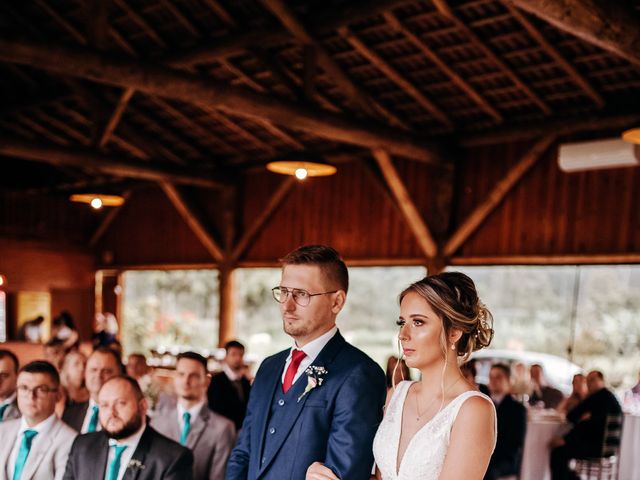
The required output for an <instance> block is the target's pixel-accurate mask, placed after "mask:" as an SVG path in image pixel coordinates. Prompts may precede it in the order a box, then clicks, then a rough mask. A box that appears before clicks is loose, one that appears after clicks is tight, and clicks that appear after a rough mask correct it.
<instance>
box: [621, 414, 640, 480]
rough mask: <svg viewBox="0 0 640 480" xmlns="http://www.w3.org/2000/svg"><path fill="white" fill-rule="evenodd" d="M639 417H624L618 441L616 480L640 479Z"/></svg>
mask: <svg viewBox="0 0 640 480" xmlns="http://www.w3.org/2000/svg"><path fill="white" fill-rule="evenodd" d="M639 456H640V416H638V415H629V414H627V415H625V416H624V421H623V423H622V438H621V440H620V464H619V469H618V472H619V473H618V480H638V479H640V458H638V457H639Z"/></svg>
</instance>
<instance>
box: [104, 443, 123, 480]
mask: <svg viewBox="0 0 640 480" xmlns="http://www.w3.org/2000/svg"><path fill="white" fill-rule="evenodd" d="M113 448H115V449H116V450H115V454H114V455H113V460H111V464H110V465H109V471H108V472H107V478H106V480H117V479H118V474H119V473H120V458H122V454H123V453H124V451H125V450H126V449H127V446H126V445H113Z"/></svg>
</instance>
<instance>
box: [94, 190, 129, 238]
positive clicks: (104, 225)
mask: <svg viewBox="0 0 640 480" xmlns="http://www.w3.org/2000/svg"><path fill="white" fill-rule="evenodd" d="M122 198H124V203H127V201H128V200H129V199H130V198H131V190H127V191H126V192H124V193H123V194H122ZM124 203H123V204H122V205H120V206H118V207H113V208H111V209H110V210H109V213H107V215H106V216H105V217H104V219H103V220H102V222H100V225H99V226H98V228H97V229H96V231H95V232H94V233H93V235H91V239H90V240H89V245H91V246H92V247H94V246H95V245H96V244H97V243H98V240H100V239H101V238H102V236H103V235H104V234H105V233H106V231H107V230H108V229H109V227H110V226H111V224H112V223H113V221H114V220H115V219H116V217H117V216H118V214H119V213H120V212H121V211H122V207H123V206H124Z"/></svg>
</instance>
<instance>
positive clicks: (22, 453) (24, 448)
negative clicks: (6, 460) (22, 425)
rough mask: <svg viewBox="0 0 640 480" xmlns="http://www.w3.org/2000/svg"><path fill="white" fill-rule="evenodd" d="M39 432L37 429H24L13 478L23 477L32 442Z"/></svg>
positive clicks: (17, 479)
mask: <svg viewBox="0 0 640 480" xmlns="http://www.w3.org/2000/svg"><path fill="white" fill-rule="evenodd" d="M37 434H38V432H36V431H35V430H25V431H24V437H22V442H21V443H20V450H18V456H17V457H16V468H14V469H13V480H20V477H22V470H24V466H25V464H26V463H27V457H28V456H29V450H31V442H32V441H33V437H35V436H36V435H37Z"/></svg>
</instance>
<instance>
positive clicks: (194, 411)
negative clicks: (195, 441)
mask: <svg viewBox="0 0 640 480" xmlns="http://www.w3.org/2000/svg"><path fill="white" fill-rule="evenodd" d="M204 404H205V401H204V400H203V401H202V402H200V403H198V404H196V405H194V406H193V407H191V408H190V409H189V410H185V408H184V407H183V406H182V405H180V402H179V401H178V408H176V411H177V413H178V425H180V431H181V432H182V429H183V428H184V419H183V418H182V415H183V414H184V413H185V412H189V414H191V420H190V421H191V423H190V425H191V429H192V430H193V426H194V425H195V423H196V422H197V421H198V418H199V417H200V410H202V407H204Z"/></svg>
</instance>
